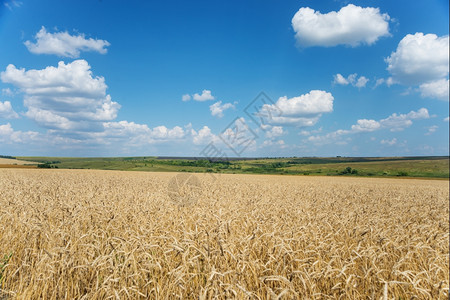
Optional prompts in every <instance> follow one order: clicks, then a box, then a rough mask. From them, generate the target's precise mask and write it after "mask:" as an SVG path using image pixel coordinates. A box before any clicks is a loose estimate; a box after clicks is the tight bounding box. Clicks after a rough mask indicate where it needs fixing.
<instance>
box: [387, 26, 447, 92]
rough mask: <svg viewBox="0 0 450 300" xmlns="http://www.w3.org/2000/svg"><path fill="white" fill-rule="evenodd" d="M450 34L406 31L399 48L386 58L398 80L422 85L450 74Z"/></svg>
mask: <svg viewBox="0 0 450 300" xmlns="http://www.w3.org/2000/svg"><path fill="white" fill-rule="evenodd" d="M448 53H449V36H448V35H446V36H441V37H438V36H437V35H436V34H431V33H430V34H423V33H422V32H417V33H415V34H414V35H413V34H408V35H406V36H405V37H404V38H403V39H402V40H401V41H400V43H399V44H398V46H397V49H396V50H395V51H394V52H392V53H391V55H390V56H389V57H387V58H386V59H385V61H386V63H387V64H388V67H387V70H388V71H389V72H390V73H391V74H392V78H393V81H394V82H395V83H400V84H405V85H420V84H424V83H429V82H433V81H436V80H441V79H443V78H445V77H447V76H448V73H449V69H448V65H449V57H448Z"/></svg>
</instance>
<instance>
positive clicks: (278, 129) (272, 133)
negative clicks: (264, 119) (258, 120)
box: [265, 126, 286, 139]
mask: <svg viewBox="0 0 450 300" xmlns="http://www.w3.org/2000/svg"><path fill="white" fill-rule="evenodd" d="M285 134H286V132H285V131H284V130H283V127H282V126H273V127H272V128H271V129H270V130H267V131H266V134H265V135H266V137H267V138H269V139H273V138H276V137H280V136H282V135H285Z"/></svg>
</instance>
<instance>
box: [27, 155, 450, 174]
mask: <svg viewBox="0 0 450 300" xmlns="http://www.w3.org/2000/svg"><path fill="white" fill-rule="evenodd" d="M18 158H19V159H22V160H29V161H35V162H39V163H48V164H51V165H53V166H55V167H58V168H63V169H101V170H122V171H152V172H214V173H226V174H280V175H283V174H285V175H328V176H330V175H333V176H334V175H336V176H338V175H339V176H342V175H344V176H376V177H399V176H401V177H420V178H449V158H448V157H442V156H440V157H439V156H430V157H334V158H267V159H241V160H229V161H208V160H205V159H186V158H172V159H161V158H158V157H113V158H79V157H73V158H71V157H18ZM347 167H350V168H351V169H352V170H356V172H354V173H345V172H343V171H344V170H345V169H346V168H347Z"/></svg>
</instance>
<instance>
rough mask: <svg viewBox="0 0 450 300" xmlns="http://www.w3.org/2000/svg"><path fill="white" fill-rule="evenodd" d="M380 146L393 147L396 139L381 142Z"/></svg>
mask: <svg viewBox="0 0 450 300" xmlns="http://www.w3.org/2000/svg"><path fill="white" fill-rule="evenodd" d="M380 144H382V145H389V146H393V145H395V144H397V139H396V138H393V139H392V140H381V141H380Z"/></svg>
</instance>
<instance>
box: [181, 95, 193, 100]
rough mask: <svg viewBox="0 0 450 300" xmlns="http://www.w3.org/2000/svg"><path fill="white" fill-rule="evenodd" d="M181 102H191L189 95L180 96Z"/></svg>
mask: <svg viewBox="0 0 450 300" xmlns="http://www.w3.org/2000/svg"><path fill="white" fill-rule="evenodd" d="M181 100H182V101H189V100H191V95H189V94H184V95H183V96H181Z"/></svg>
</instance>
